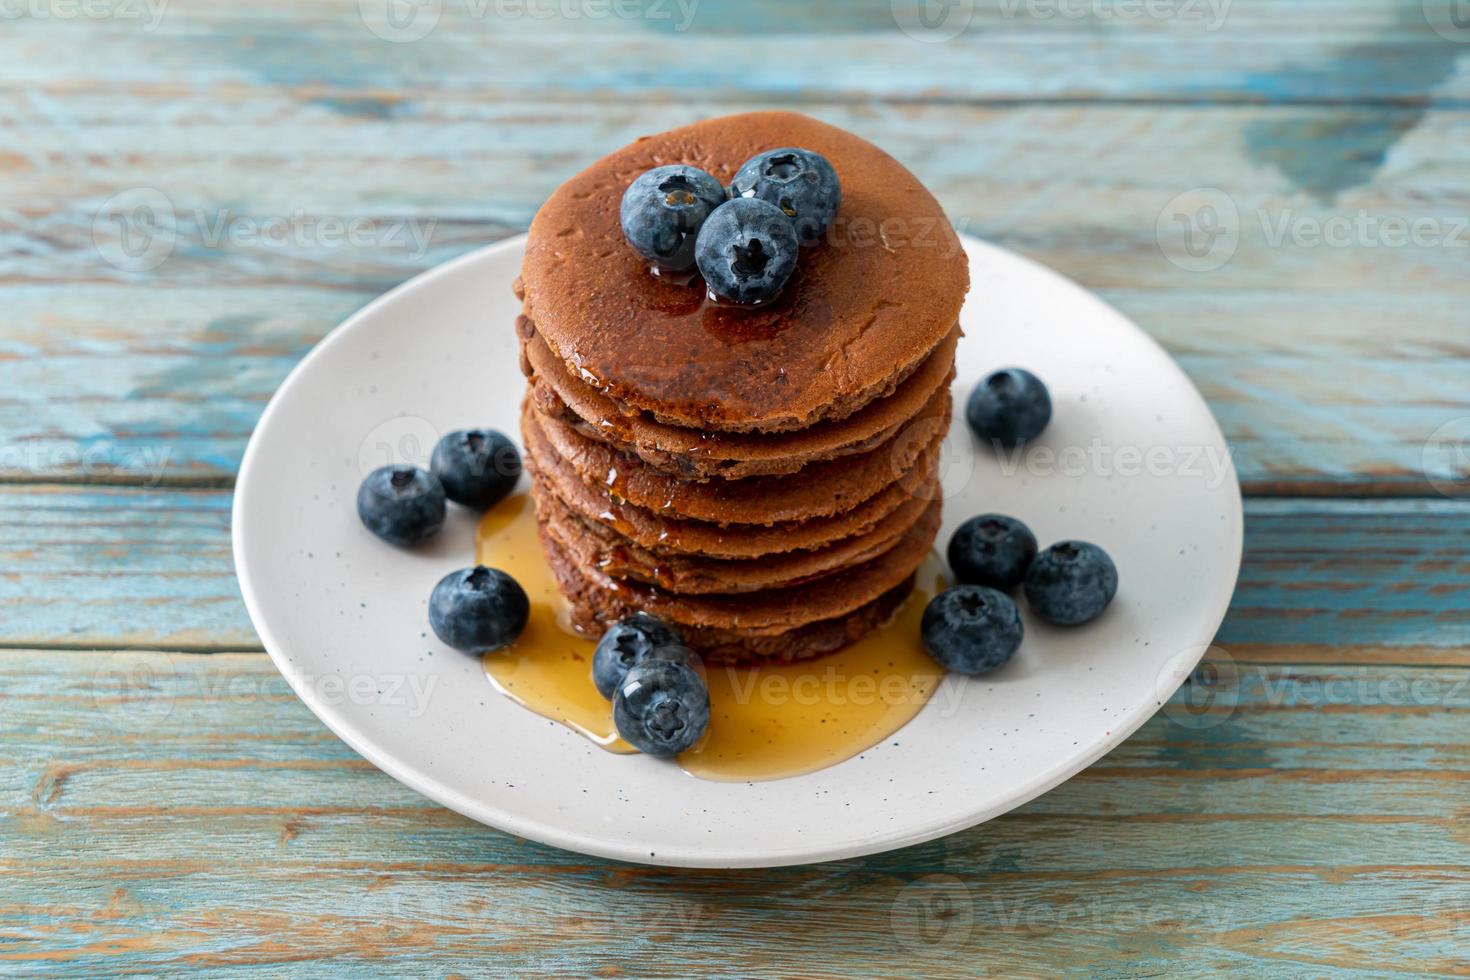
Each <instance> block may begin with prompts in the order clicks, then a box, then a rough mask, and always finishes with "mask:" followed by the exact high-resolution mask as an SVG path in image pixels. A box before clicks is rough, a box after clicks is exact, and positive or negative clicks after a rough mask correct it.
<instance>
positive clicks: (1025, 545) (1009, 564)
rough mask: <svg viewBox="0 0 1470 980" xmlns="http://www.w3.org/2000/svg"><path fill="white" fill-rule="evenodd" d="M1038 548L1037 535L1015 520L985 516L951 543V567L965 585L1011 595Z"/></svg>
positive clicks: (961, 530)
mask: <svg viewBox="0 0 1470 980" xmlns="http://www.w3.org/2000/svg"><path fill="white" fill-rule="evenodd" d="M1036 548H1037V545H1036V535H1034V534H1032V533H1031V529H1030V528H1029V527H1027V526H1026V525H1025V524H1022V523H1021V522H1020V521H1018V520H1016V519H1015V518H1014V517H1006V516H1004V515H1003V514H982V515H980V516H979V517H972V518H970V519H969V520H968V521H966V522H965V523H963V524H961V525H960V526H959V530H957V531H955V533H954V536H953V537H951V538H950V539H949V567H950V568H951V569H953V571H954V574H955V577H956V578H958V579H959V580H960V581H961V582H965V583H967V584H970V585H988V586H990V587H991V588H992V589H1001V590H1003V591H1009V590H1011V589H1014V588H1015V587H1016V586H1018V585H1020V584H1021V579H1023V578H1025V577H1026V568H1027V567H1028V566H1029V565H1030V564H1031V559H1033V558H1035V557H1036Z"/></svg>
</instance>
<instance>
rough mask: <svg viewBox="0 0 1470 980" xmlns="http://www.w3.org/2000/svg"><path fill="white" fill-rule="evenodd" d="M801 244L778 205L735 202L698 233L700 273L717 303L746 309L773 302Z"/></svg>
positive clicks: (717, 212)
mask: <svg viewBox="0 0 1470 980" xmlns="http://www.w3.org/2000/svg"><path fill="white" fill-rule="evenodd" d="M799 249H800V244H799V243H798V242H797V240H796V231H795V229H794V228H793V227H792V224H791V222H790V221H789V220H788V219H787V217H786V215H784V214H783V213H781V211H780V209H778V208H777V207H776V206H775V205H774V204H767V203H766V202H765V201H759V200H756V199H755V198H746V197H742V198H736V199H735V200H733V201H729V202H727V203H725V204H722V205H720V206H719V208H717V209H716V210H715V213H714V214H712V215H710V216H709V220H708V221H706V222H705V223H704V227H703V228H701V229H700V231H699V241H698V242H697V243H696V245H695V249H694V254H695V258H696V259H697V260H698V263H699V274H700V275H702V276H703V277H704V281H705V284H706V285H707V286H709V291H710V292H711V293H712V294H714V295H715V296H716V297H717V298H719V299H722V300H725V301H726V302H729V303H738V304H740V305H743V306H757V305H759V304H761V303H767V302H770V301H771V300H773V299H775V298H776V297H777V296H778V295H779V294H780V292H781V290H782V289H783V288H784V287H785V286H786V283H787V282H788V281H789V280H790V279H791V274H792V273H793V272H795V271H796V253H797V251H798V250H799Z"/></svg>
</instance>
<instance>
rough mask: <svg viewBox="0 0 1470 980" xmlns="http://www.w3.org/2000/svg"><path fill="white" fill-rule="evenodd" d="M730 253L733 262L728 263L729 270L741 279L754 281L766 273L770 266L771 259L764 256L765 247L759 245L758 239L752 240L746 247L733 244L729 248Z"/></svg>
mask: <svg viewBox="0 0 1470 980" xmlns="http://www.w3.org/2000/svg"><path fill="white" fill-rule="evenodd" d="M730 253H731V254H732V255H733V256H734V261H732V262H731V263H730V270H731V271H732V272H734V273H735V275H737V276H739V277H740V278H741V279H754V278H756V277H758V276H760V275H761V274H762V273H764V272H765V271H766V266H768V265H770V263H771V257H770V256H769V255H767V254H766V250H765V247H764V246H763V245H761V242H760V239H758V238H752V239H751V240H750V243H749V244H747V245H741V244H740V243H738V242H737V243H735V244H733V245H731V246H730Z"/></svg>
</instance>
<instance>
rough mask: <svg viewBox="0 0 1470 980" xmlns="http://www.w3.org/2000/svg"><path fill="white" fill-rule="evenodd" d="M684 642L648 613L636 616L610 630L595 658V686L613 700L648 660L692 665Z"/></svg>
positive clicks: (598, 647) (593, 676) (622, 620)
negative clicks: (654, 659)
mask: <svg viewBox="0 0 1470 980" xmlns="http://www.w3.org/2000/svg"><path fill="white" fill-rule="evenodd" d="M683 643H684V638H683V637H681V636H680V635H679V633H678V631H677V630H675V629H674V628H673V627H672V626H669V625H668V624H666V623H665V622H664V621H663V620H661V619H659V618H657V617H655V616H650V615H649V614H648V613H641V612H640V613H634V614H633V615H631V616H629V617H627V618H626V619H621V620H618V621H617V622H616V623H613V624H612V626H610V627H608V630H607V632H606V633H604V634H602V639H600V640H598V641H597V650H596V652H594V653H593V654H592V683H593V684H596V685H597V690H598V692H599V693H601V694H602V696H603V697H605V698H608V699H611V698H612V696H613V695H614V694H616V693H617V691H618V688H619V687H620V686H621V685H622V683H623V678H625V677H627V676H628V671H630V670H632V669H633V668H634V667H637V666H638V665H639V664H641V663H643V662H644V661H645V660H649V659H653V658H657V659H659V660H673V661H676V662H678V663H688V662H689V652H688V651H687V650H685V649H684V646H683Z"/></svg>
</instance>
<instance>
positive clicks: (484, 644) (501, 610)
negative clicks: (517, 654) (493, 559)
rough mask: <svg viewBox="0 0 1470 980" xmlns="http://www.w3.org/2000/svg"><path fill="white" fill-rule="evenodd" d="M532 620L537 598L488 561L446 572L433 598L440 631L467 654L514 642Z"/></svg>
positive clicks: (432, 613)
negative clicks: (530, 596) (488, 563)
mask: <svg viewBox="0 0 1470 980" xmlns="http://www.w3.org/2000/svg"><path fill="white" fill-rule="evenodd" d="M530 618H531V600H530V599H528V598H527V597H526V591H525V590H524V589H522V588H521V586H520V583H519V582H517V581H516V580H515V579H513V578H511V577H510V576H509V575H507V574H505V573H504V572H502V571H500V570H499V569H495V568H486V567H485V566H483V565H481V566H479V567H476V568H466V569H462V570H461V571H458V572H452V573H450V574H449V575H446V576H444V578H442V579H440V581H439V584H438V585H436V586H434V593H433V595H431V596H430V597H429V625H430V626H432V627H433V628H434V635H436V636H438V637H439V639H441V640H443V641H444V642H445V643H446V644H448V645H449V646H452V647H454V649H456V650H462V651H463V652H465V653H474V654H481V653H489V652H490V651H491V650H499V649H501V648H502V647H506V646H509V645H510V644H512V643H514V642H515V641H516V638H517V637H519V636H520V635H521V632H522V631H523V630H524V629H525V628H526V621H527V620H529V619H530Z"/></svg>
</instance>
